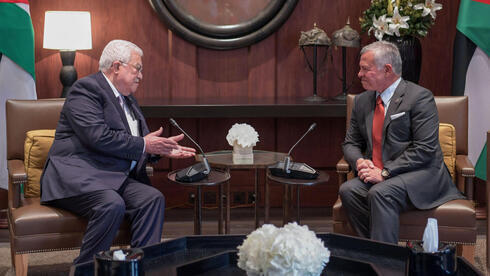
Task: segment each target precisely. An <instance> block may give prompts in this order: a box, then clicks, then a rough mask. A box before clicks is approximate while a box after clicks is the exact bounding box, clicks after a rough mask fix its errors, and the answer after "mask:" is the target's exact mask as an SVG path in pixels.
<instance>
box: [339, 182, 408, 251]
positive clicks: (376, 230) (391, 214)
mask: <svg viewBox="0 0 490 276" xmlns="http://www.w3.org/2000/svg"><path fill="white" fill-rule="evenodd" d="M339 194H340V198H341V200H342V205H343V207H344V208H345V209H346V212H347V217H348V219H349V223H350V225H351V226H352V227H353V229H354V230H355V231H356V232H357V234H358V235H359V236H360V237H364V238H368V239H369V238H370V239H373V240H377V241H383V242H389V243H394V244H396V243H398V232H399V228H400V222H399V217H400V213H401V212H403V211H407V210H410V209H413V208H415V207H414V206H413V204H412V203H411V201H410V199H409V197H408V194H407V190H406V188H405V184H404V183H403V182H402V181H401V179H399V178H398V177H393V178H390V179H387V180H385V181H383V182H379V183H377V184H370V183H364V182H362V181H361V180H360V179H359V177H356V178H353V179H351V180H348V181H346V182H345V183H343V184H342V185H340V189H339Z"/></svg>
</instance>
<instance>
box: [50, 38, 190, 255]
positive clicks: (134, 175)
mask: <svg viewBox="0 0 490 276" xmlns="http://www.w3.org/2000/svg"><path fill="white" fill-rule="evenodd" d="M142 56H143V51H142V50H141V49H140V48H139V47H138V46H136V45H135V44H133V43H131V42H129V41H123V40H113V41H111V42H109V43H108V44H107V46H106V47H105V48H104V50H103V52H102V55H101V57H100V61H99V69H100V71H99V72H97V73H95V74H93V75H90V76H87V77H85V78H82V79H80V80H78V81H77V82H76V83H75V84H74V85H73V87H72V88H71V90H70V92H69V94H68V97H67V98H66V101H65V104H64V106H63V109H62V111H61V114H60V120H59V122H58V126H57V128H56V136H55V140H54V142H53V145H52V147H51V150H50V152H49V156H48V160H47V162H46V166H45V168H44V172H43V175H42V177H41V201H42V202H43V203H44V204H50V205H53V206H56V207H60V208H63V209H66V210H69V211H71V212H73V213H75V214H78V215H80V216H83V217H86V218H87V219H88V225H87V229H86V232H85V235H84V237H83V242H82V246H81V249H80V255H79V256H78V258H77V259H75V261H74V263H81V262H86V261H89V260H91V259H92V258H93V255H94V254H95V253H96V252H98V251H102V250H108V249H109V247H110V245H111V244H112V242H113V240H114V238H115V235H116V233H117V230H118V229H119V226H120V224H121V222H122V221H123V219H124V217H125V216H126V217H127V218H128V219H129V221H130V222H131V235H132V236H131V246H132V247H140V246H144V245H149V244H154V243H158V242H160V239H161V236H162V228H163V213H164V207H165V201H164V197H163V195H162V194H161V193H160V191H158V190H157V189H155V188H154V187H152V186H151V185H150V181H149V178H148V176H147V174H146V169H145V167H146V162H147V160H148V159H149V157H150V156H153V157H154V156H157V155H163V156H166V157H169V158H186V157H192V156H194V152H195V150H194V149H192V148H187V147H183V146H180V145H179V144H178V141H180V140H181V139H182V138H183V137H184V136H183V134H181V135H178V136H173V137H169V138H164V137H160V135H161V134H162V128H161V127H160V129H158V130H157V131H155V132H152V133H150V132H149V130H148V126H147V125H146V122H145V119H144V117H143V114H142V112H141V110H140V108H139V107H138V104H137V103H136V99H135V98H134V97H133V96H132V94H133V93H135V92H136V90H137V88H138V86H139V84H140V82H141V80H142V78H143V72H142V70H143V63H142Z"/></svg>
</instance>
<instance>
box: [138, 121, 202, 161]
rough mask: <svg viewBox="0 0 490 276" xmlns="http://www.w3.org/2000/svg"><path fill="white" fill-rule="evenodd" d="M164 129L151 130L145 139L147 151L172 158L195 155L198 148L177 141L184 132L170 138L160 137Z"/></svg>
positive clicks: (182, 136) (181, 137)
mask: <svg viewBox="0 0 490 276" xmlns="http://www.w3.org/2000/svg"><path fill="white" fill-rule="evenodd" d="M162 132H163V129H162V127H160V128H159V129H158V130H157V131H154V132H151V133H149V134H148V135H146V136H145V137H143V139H144V140H145V152H147V153H150V154H160V155H164V156H167V157H170V158H187V157H192V156H194V155H195V152H196V150H195V149H193V148H189V147H183V146H180V145H179V144H178V143H177V142H178V141H180V140H182V139H183V138H184V135H183V134H180V135H177V136H172V137H169V138H165V137H160V135H162Z"/></svg>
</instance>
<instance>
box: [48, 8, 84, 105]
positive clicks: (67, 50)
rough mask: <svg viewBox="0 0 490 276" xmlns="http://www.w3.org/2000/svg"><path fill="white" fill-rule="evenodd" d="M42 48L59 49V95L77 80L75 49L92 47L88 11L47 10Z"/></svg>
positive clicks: (63, 93) (62, 94)
mask: <svg viewBox="0 0 490 276" xmlns="http://www.w3.org/2000/svg"><path fill="white" fill-rule="evenodd" d="M43 48H45V49H55V50H60V55H61V63H62V64H63V67H62V68H61V72H60V81H61V83H62V84H63V91H62V93H61V97H62V98H64V97H66V95H67V92H68V90H69V89H70V87H71V86H72V85H73V83H74V82H75V81H76V80H77V71H76V70H75V66H73V64H74V62H75V54H76V50H88V49H92V34H91V26H90V13H89V12H83V11H47V12H46V13H45V16H44V40H43Z"/></svg>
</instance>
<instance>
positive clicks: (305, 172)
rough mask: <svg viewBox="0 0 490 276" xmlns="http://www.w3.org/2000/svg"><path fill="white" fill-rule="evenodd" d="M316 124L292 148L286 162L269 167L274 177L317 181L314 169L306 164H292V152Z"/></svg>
mask: <svg viewBox="0 0 490 276" xmlns="http://www.w3.org/2000/svg"><path fill="white" fill-rule="evenodd" d="M315 127H316V123H313V124H311V125H310V127H309V128H308V130H307V131H306V132H305V134H303V136H301V138H299V140H298V141H297V142H296V143H295V144H294V145H293V146H292V147H291V149H290V150H289V152H288V155H287V156H286V158H284V161H280V162H277V163H276V164H274V165H272V166H270V167H269V171H270V172H271V174H272V175H274V176H279V177H286V178H297V179H315V178H317V177H318V172H317V171H316V170H315V169H313V168H312V167H310V166H308V165H307V164H305V163H297V162H291V152H292V151H293V149H294V148H295V147H296V145H298V144H299V142H301V140H303V138H305V136H306V135H307V134H308V133H310V132H311V131H312V130H313V129H315Z"/></svg>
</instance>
